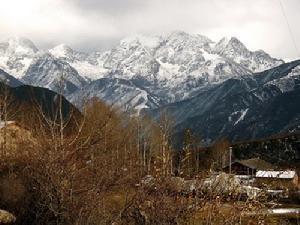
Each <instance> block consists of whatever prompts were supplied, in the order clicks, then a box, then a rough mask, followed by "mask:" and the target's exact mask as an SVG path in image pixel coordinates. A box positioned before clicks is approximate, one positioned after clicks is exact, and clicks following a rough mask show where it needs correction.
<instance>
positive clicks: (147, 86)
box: [0, 31, 283, 110]
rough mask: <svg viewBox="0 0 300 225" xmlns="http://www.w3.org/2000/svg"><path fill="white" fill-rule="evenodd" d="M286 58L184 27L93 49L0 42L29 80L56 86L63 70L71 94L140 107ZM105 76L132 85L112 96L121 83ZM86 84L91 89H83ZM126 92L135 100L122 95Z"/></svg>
mask: <svg viewBox="0 0 300 225" xmlns="http://www.w3.org/2000/svg"><path fill="white" fill-rule="evenodd" d="M281 63H283V61H282V60H278V59H275V58H272V57H270V56H269V55H268V54H267V53H265V52H263V51H255V52H252V51H250V50H248V49H247V48H246V47H245V46H244V45H243V44H242V43H241V42H240V41H239V40H238V39H236V38H229V39H225V38H224V39H222V40H221V41H219V42H214V41H212V40H210V39H209V38H207V37H205V36H203V35H192V34H188V33H185V32H180V31H177V32H172V33H171V34H168V35H164V36H142V35H136V36H133V37H129V38H125V39H123V40H121V41H120V44H118V45H117V46H115V47H114V48H113V49H111V50H109V51H105V52H92V53H83V52H79V51H75V50H73V49H72V48H70V47H69V46H67V45H64V44H61V45H58V46H56V47H54V48H52V49H50V50H48V51H39V50H38V49H37V48H36V47H35V46H34V44H33V43H32V42H30V41H29V40H26V39H20V38H15V39H10V40H9V41H7V42H3V43H1V44H0V68H1V69H3V70H4V71H6V72H8V73H9V74H14V75H16V77H17V78H20V79H22V81H23V82H25V83H28V84H32V85H35V86H41V87H47V88H50V89H52V90H55V91H57V89H58V83H59V81H60V80H61V75H62V74H63V73H64V79H65V81H66V83H67V85H66V86H67V88H66V89H67V90H66V91H65V94H66V95H67V97H68V98H69V99H72V100H73V101H79V97H80V96H85V97H87V96H88V97H93V96H98V97H102V98H103V100H105V101H106V100H107V101H108V102H111V101H112V100H113V99H116V101H117V102H118V103H120V104H123V103H124V104H125V102H126V105H131V106H133V107H134V108H136V109H137V110H140V109H141V108H143V107H145V108H153V107H157V106H156V103H159V104H161V103H172V102H176V101H180V100H183V99H187V98H190V97H193V96H194V94H195V93H198V91H199V90H206V89H208V88H210V87H212V86H215V85H218V84H220V83H222V82H224V81H226V80H228V79H230V78H233V77H240V76H242V75H245V74H252V73H253V72H258V71H262V70H265V69H269V68H272V67H274V66H277V65H279V64H281ZM62 65H64V66H62ZM66 68H68V69H66ZM103 78H105V79H106V83H107V82H112V83H111V85H109V84H107V86H108V87H111V88H112V87H115V84H116V83H115V82H116V80H124V81H125V80H126V81H127V82H129V83H130V84H133V85H130V86H131V88H129V89H126V90H127V92H124V91H119V92H116V93H115V97H113V98H111V99H109V98H108V97H107V96H108V93H112V90H119V89H113V88H112V89H109V88H105V89H103V88H102V87H101V85H100V86H97V85H95V83H94V82H93V81H96V80H98V79H103ZM99 82H100V81H99ZM100 83H101V82H100ZM83 87H84V90H87V92H88V94H86V95H84V94H83V92H84V90H80V89H81V88H83ZM96 87H99V88H100V89H97V88H96ZM119 88H120V86H119ZM122 88H123V87H122ZM122 88H121V89H122ZM141 90H142V91H141ZM99 93H101V94H99ZM118 94H119V95H120V96H118ZM124 95H126V96H124ZM105 96H106V97H105ZM145 96H155V102H156V103H155V104H152V103H151V104H150V103H149V104H148V103H147V104H146V103H145V101H136V99H146V97H145ZM133 97H134V98H133ZM122 98H123V99H132V102H130V103H129V102H128V101H118V100H117V99H122ZM147 98H148V97H147ZM149 99H151V98H149ZM135 102H141V104H140V105H138V104H136V103H135ZM75 103H78V102H75ZM122 107H123V106H122Z"/></svg>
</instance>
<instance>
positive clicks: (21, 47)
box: [0, 37, 38, 78]
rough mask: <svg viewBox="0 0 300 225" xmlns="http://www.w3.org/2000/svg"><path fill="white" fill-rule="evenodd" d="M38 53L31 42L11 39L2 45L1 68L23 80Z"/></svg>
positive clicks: (0, 44) (0, 49) (0, 54)
mask: <svg viewBox="0 0 300 225" xmlns="http://www.w3.org/2000/svg"><path fill="white" fill-rule="evenodd" d="M37 52H38V49H37V47H36V46H35V45H34V44H33V43H32V42H31V41H30V40H28V39H25V38H19V37H15V38H11V39H9V40H7V41H5V42H2V43H0V68H1V69H3V70H4V71H5V72H7V73H9V74H14V76H15V77H16V78H21V77H22V76H23V75H24V74H25V72H26V70H27V69H28V67H29V65H30V64H31V62H32V60H33V58H34V56H35V54H36V53H37Z"/></svg>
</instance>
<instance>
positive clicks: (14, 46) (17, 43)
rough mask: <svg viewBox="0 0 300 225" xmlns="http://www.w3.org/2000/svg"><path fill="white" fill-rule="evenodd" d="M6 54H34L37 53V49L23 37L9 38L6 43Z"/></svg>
mask: <svg viewBox="0 0 300 225" xmlns="http://www.w3.org/2000/svg"><path fill="white" fill-rule="evenodd" d="M6 43H7V49H6V52H7V53H9V54H25V55H27V54H34V53H36V52H38V48H37V47H36V46H35V45H34V43H33V42H32V41H31V40H29V39H27V38H24V37H17V36H16V37H11V38H9V39H8V40H7V41H6Z"/></svg>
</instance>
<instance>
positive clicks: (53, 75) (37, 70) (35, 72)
mask: <svg viewBox="0 0 300 225" xmlns="http://www.w3.org/2000/svg"><path fill="white" fill-rule="evenodd" d="M22 80H23V81H24V83H26V84H30V85H33V86H39V87H45V88H48V89H50V90H53V91H56V92H58V93H62V94H64V95H66V96H67V95H69V94H71V93H73V92H74V91H76V90H77V89H80V88H82V87H83V86H84V85H86V84H87V82H86V80H85V79H84V78H83V77H81V76H80V75H79V74H78V72H77V70H75V69H74V68H73V67H72V66H70V64H68V63H67V62H65V61H63V60H60V59H58V58H56V57H54V56H53V55H51V54H49V53H41V54H40V55H37V56H36V57H35V59H34V60H33V61H32V63H31V65H30V66H29V68H28V69H27V71H26V73H25V75H24V76H23V77H22Z"/></svg>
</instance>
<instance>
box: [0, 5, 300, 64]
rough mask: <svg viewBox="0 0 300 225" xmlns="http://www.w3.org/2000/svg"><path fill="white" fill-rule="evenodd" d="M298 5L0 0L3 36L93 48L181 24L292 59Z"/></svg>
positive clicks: (298, 38) (298, 36) (299, 34)
mask: <svg viewBox="0 0 300 225" xmlns="http://www.w3.org/2000/svg"><path fill="white" fill-rule="evenodd" d="M280 2H281V3H282V6H281V4H280ZM282 7H283V8H284V12H285V14H286V18H287V20H286V19H285V16H284V13H283V11H282ZM299 11H300V0H0V39H6V38H8V37H11V36H23V37H27V38H29V39H31V40H32V41H34V43H35V44H36V45H37V46H38V47H39V48H42V49H45V48H49V47H53V46H55V45H57V44H60V43H66V44H68V45H70V46H72V47H73V48H75V49H79V50H85V51H90V50H92V49H97V50H103V49H109V48H111V47H112V46H114V45H116V44H117V43H118V41H119V40H120V39H122V38H124V37H127V36H131V35H134V34H145V35H149V34H150V35H153V34H154V35H157V34H167V33H169V32H171V31H174V30H183V31H186V32H189V33H199V34H203V35H206V36H208V37H210V38H211V39H213V40H214V41H218V40H219V39H221V38H222V37H223V36H236V37H238V38H239V39H240V40H241V41H242V42H244V43H245V44H246V45H247V47H249V48H250V49H252V50H257V49H264V50H266V51H267V52H269V53H270V54H272V55H273V56H276V57H280V58H284V59H293V58H297V57H298V58H300V55H299V54H300V53H299V50H297V48H298V49H300V29H299V25H300V13H299ZM287 21H288V23H289V26H290V29H289V28H288V25H287ZM291 34H292V35H291ZM293 39H294V40H295V42H296V43H295V44H296V46H297V47H296V46H295V44H294V43H293Z"/></svg>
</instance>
